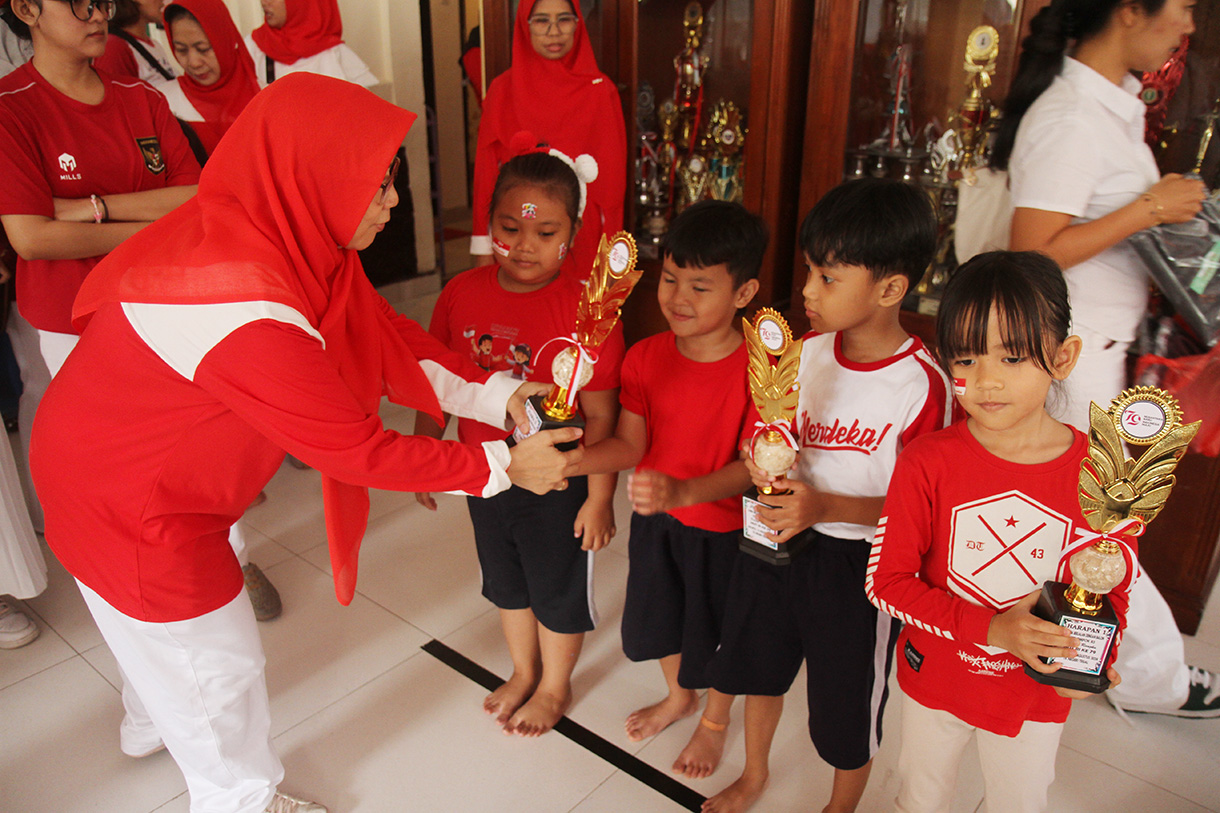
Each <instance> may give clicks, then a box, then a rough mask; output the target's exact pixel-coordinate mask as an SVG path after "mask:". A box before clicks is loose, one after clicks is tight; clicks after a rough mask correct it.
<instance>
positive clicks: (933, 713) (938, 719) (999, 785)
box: [894, 696, 1063, 813]
mask: <svg viewBox="0 0 1220 813" xmlns="http://www.w3.org/2000/svg"><path fill="white" fill-rule="evenodd" d="M1062 733H1063V723H1033V722H1029V721H1028V720H1027V721H1026V722H1025V724H1024V725H1022V726H1021V733H1020V734H1018V735H1017V736H1015V737H1005V736H1002V735H1000V734H993V733H991V732H990V731H984V730H983V729H981V728H975V727H974V726H971V725H967V724H966V723H964V722H962V721H961V720H960V719H958V718H957V717H955V716H954V715H952V714H950V713H949V712H947V711H939V710H937V709H930V708H927V707H925V706H922V705H920V704H919V703H916V702H915V701H914V700H912V699H911V698H909V697H906V696H904V697H903V698H902V749H901V751H900V752H899V755H898V777H899V779H900V781H901V783H902V784H901V787H900V788H899V791H898V800H897V802H896V803H895V808H894V809H895V810H897V811H899V812H900V813H942V812H943V813H948V811H949V809H950V807H951V806H952V803H953V792H954V789H955V788H956V787H957V769H958V766H960V765H961V761H962V755H963V753H964V751H965V749H966V746H967V745H968V744H969V742H970V738H971V737H974V738H975V740H976V741H977V743H978V749H979V763H980V764H981V765H982V768H983V788H984V790H983V797H984V799H985V800H986V802H987V806H986V810H987V813H1041V811H1044V810H1046V791H1047V788H1049V787H1050V784H1051V782H1053V781H1054V780H1055V752H1056V751H1057V750H1058V749H1059V736H1060V735H1061V734H1062Z"/></svg>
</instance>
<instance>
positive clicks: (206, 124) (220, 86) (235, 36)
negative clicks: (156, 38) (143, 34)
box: [160, 0, 259, 155]
mask: <svg viewBox="0 0 1220 813" xmlns="http://www.w3.org/2000/svg"><path fill="white" fill-rule="evenodd" d="M165 31H166V33H167V34H168V36H169V42H170V46H171V47H172V48H173V50H174V56H175V57H176V58H177V59H178V64H180V65H181V66H182V70H183V71H185V73H184V74H183V75H182V76H180V77H178V78H177V79H175V80H174V81H172V82H168V83H166V84H165V85H163V86H162V87H161V88H160V91H161V92H162V93H164V94H165V98H166V99H168V100H169V109H170V111H171V112H173V114H174V115H175V116H176V117H177V118H178V119H179V120H180V121H183V122H186V124H187V126H189V127H190V128H191V129H192V130H193V131H194V132H195V135H196V136H198V138H199V141H200V142H201V143H202V145H203V148H204V150H205V151H206V152H207V154H208V155H211V154H212V151H213V150H215V149H216V145H217V144H218V143H219V142H220V137H221V136H223V135H224V134H225V131H226V130H228V129H229V127H230V126H232V124H233V122H234V121H236V120H237V116H238V115H239V114H240V113H241V111H242V110H244V109H245V108H246V105H247V104H249V102H250V100H251V99H253V98H254V94H256V93H258V90H259V87H258V77H257V76H256V75H255V73H254V60H253V59H251V58H250V52H249V51H247V50H246V46H245V43H243V42H242V40H241V34H239V33H238V32H237V26H236V25H234V24H233V18H232V17H231V16H230V15H229V9H228V7H227V6H225V4H224V2H223V0H175V2H173V3H170V4H169V5H168V6H166V7H165Z"/></svg>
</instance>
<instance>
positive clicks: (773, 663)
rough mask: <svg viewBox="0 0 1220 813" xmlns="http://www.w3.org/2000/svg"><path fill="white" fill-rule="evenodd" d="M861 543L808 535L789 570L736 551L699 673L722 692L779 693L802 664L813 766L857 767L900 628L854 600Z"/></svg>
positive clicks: (871, 737) (868, 753) (870, 736)
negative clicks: (712, 648) (714, 640)
mask: <svg viewBox="0 0 1220 813" xmlns="http://www.w3.org/2000/svg"><path fill="white" fill-rule="evenodd" d="M868 552H869V543H868V542H865V541H864V540H860V539H855V540H846V539H836V538H835V537H831V536H826V535H825V534H820V533H817V532H816V531H815V532H814V533H813V541H812V542H811V543H810V544H809V547H808V548H806V549H805V550H804V551H803V552H802V553H800V554H798V555H797V556H796V557H795V558H794V559H793V560H792V563H791V564H789V565H786V566H779V565H772V564H769V563H767V562H764V561H762V560H760V559H757V558H755V557H753V556H750V555H748V554H744V553H743V554H739V555H738V557H737V561H736V563H735V567H734V570H733V578H732V583H731V585H730V587H729V599H728V608H727V610H726V612H725V619H724V630H723V632H722V633H721V638H720V649H719V650H718V651H717V652H716V656H715V657H714V658H713V659H712V663H711V665H710V666H709V667H708V670H709V675H710V677H711V680H712V686H713V687H715V688H716V689H717V690H719V691H721V692H725V693H726V694H759V695H771V696H779V695H783V694H785V693H786V692H787V691H788V689H789V688H790V687H791V686H792V681H793V679H794V678H795V677H796V674H797V672H798V671H799V670H800V668H801V661H804V662H805V664H806V675H807V685H806V692H807V694H808V697H809V736H810V738H811V739H812V740H813V744H814V747H816V748H817V751H818V754H819V755H820V756H821V757H822V759H824V760H826V761H827V762H828V763H830V764H831V765H833V766H834V767H836V768H839V769H842V770H855V769H856V768H861V767H863V766H864V765H865V764H866V763H867V762H868V761H869V760H870V759H872V757H873V755H874V754H876V752H877V747H878V746H879V745H880V743H881V715H882V712H883V711H884V710H885V701H886V698H887V696H888V687H887V685H886V680H887V678H888V677H889V674H890V668H891V666H892V661H893V656H894V643H895V642H896V641H897V640H898V633H899V631H900V629H901V627H902V625H901V624H900V623H899V622H897V621H895V620H894V619H892V618H890V616H888V615H886V614H885V613H882V612H880V611H878V610H877V608H876V607H874V606H873V605H872V604H871V603H869V600H868V598H867V597H866V596H865V594H864V574H865V569H866V568H867V566H868Z"/></svg>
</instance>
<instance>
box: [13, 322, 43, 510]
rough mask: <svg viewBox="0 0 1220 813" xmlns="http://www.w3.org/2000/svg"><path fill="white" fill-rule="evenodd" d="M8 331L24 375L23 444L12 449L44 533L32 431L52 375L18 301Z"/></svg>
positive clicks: (20, 403)
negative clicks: (32, 455)
mask: <svg viewBox="0 0 1220 813" xmlns="http://www.w3.org/2000/svg"><path fill="white" fill-rule="evenodd" d="M7 332H8V338H9V341H10V342H11V343H12V345H13V356H14V357H15V358H16V359H17V369H18V370H19V371H20V372H21V398H19V399H18V401H17V428H18V430H19V432H20V436H21V444H20V446H19V447H18V448H15V449H14V450H13V454H14V455H21V458H20V459H21V460H24V461H25V466H23V467H21V487H22V490H23V491H24V492H25V505H26V508H28V509H29V512H30V521H31V522H32V523H33V524H34V530H35V531H39V532H41V531H42V529H43V527H44V526H43V520H42V505H41V504H39V502H38V496H37V495H36V494H35V493H34V481H33V480H31V479H30V462H29V461H30V432H31V431H32V430H33V428H34V413H35V412H37V411H38V404H39V402H40V401H42V394H43V393H44V392H46V391H47V385H49V384H50V383H51V372H50V371H49V370H48V369H47V364H46V362H45V361H43V360H42V352H41V351H40V350H39V348H38V329H37V328H35V327H34V326H33V325H31V324H30V323H29V322H27V321H26V320H25V318H24V317H23V316H22V315H21V311H20V309H19V308H18V306H17V303H15V302H14V303H13V307H12V309H11V310H10V311H9V314H8V327H7Z"/></svg>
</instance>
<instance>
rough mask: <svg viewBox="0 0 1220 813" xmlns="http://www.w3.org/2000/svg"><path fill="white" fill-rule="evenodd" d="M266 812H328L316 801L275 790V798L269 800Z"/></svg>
mask: <svg viewBox="0 0 1220 813" xmlns="http://www.w3.org/2000/svg"><path fill="white" fill-rule="evenodd" d="M266 813H328V811H327V810H326V808H325V807H323V806H322V805H320V804H318V803H317V802H307V801H305V800H304V799H298V798H296V797H295V796H289V795H288V794H287V793H282V792H280V791H276V792H275V798H274V799H272V800H271V804H269V805H267V810H266Z"/></svg>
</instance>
